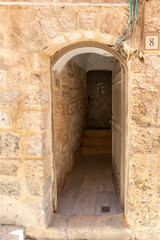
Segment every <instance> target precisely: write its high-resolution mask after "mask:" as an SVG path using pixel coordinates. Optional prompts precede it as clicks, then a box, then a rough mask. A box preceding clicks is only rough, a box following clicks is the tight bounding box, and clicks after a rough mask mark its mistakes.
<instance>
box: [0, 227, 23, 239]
mask: <svg viewBox="0 0 160 240" xmlns="http://www.w3.org/2000/svg"><path fill="white" fill-rule="evenodd" d="M0 239H1V240H24V230H23V228H22V227H16V226H0Z"/></svg>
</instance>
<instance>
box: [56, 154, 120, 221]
mask: <svg viewBox="0 0 160 240" xmlns="http://www.w3.org/2000/svg"><path fill="white" fill-rule="evenodd" d="M118 202H119V201H118V199H117V194H116V191H115V186H114V184H113V180H112V162H111V156H103V155H101V156H100V155H99V156H95V155H86V156H85V155H83V156H81V158H80V159H79V161H78V162H77V164H76V165H75V166H74V168H73V170H72V172H71V175H70V177H69V179H68V181H67V183H66V185H65V187H64V189H63V191H62V193H61V194H60V196H59V198H58V211H57V213H58V214H62V215H66V216H74V215H104V214H118V213H122V209H121V208H120V205H119V204H118Z"/></svg>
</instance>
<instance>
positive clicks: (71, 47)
mask: <svg viewBox="0 0 160 240" xmlns="http://www.w3.org/2000/svg"><path fill="white" fill-rule="evenodd" d="M84 47H93V48H99V49H103V50H105V51H108V52H109V53H111V54H112V55H113V56H114V57H115V58H116V59H117V60H118V61H119V62H120V66H121V74H122V75H121V77H122V79H124V81H123V84H122V88H123V93H124V94H123V96H122V94H121V97H122V98H121V99H123V104H124V106H125V111H124V116H123V117H124V118H123V120H124V121H122V123H123V124H122V125H123V126H122V128H123V131H122V134H121V149H122V150H121V159H123V164H121V171H122V172H123V174H121V175H122V176H123V178H121V186H123V188H122V191H121V192H122V194H121V196H120V197H121V199H122V202H123V206H122V207H123V208H124V211H125V206H126V195H127V194H126V190H127V183H128V181H127V179H128V144H127V143H128V114H129V111H128V91H129V89H128V66H127V63H126V60H125V59H124V58H123V57H122V56H121V55H120V53H118V52H116V50H115V49H114V48H113V47H111V46H108V45H106V44H104V43H99V42H93V41H82V42H77V43H73V44H69V45H68V46H66V47H63V48H62V49H60V50H58V51H57V52H56V53H55V54H54V55H53V56H51V58H50V69H51V74H50V76H51V80H50V81H51V98H52V101H51V119H52V124H51V125H52V128H51V131H52V163H53V175H54V180H53V188H52V189H53V191H52V196H53V199H52V201H53V205H54V206H53V207H54V210H55V211H56V210H57V181H56V178H57V170H56V162H55V158H54V134H53V121H54V120H53V90H52V67H53V66H54V64H55V63H56V62H57V61H58V60H59V59H60V58H61V57H62V56H63V55H64V54H66V53H67V52H70V51H71V50H74V49H77V48H84ZM124 75H125V76H124ZM123 76H124V78H123ZM121 93H122V92H121ZM121 106H122V104H121Z"/></svg>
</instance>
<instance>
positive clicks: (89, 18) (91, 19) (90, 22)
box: [79, 11, 97, 30]
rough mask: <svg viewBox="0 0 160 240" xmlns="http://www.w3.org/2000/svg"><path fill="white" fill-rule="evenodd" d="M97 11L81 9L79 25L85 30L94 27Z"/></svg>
mask: <svg viewBox="0 0 160 240" xmlns="http://www.w3.org/2000/svg"><path fill="white" fill-rule="evenodd" d="M96 18H97V12H95V11H83V12H81V13H80V14H79V26H80V28H82V29H85V30H88V29H89V30H93V29H95V28H96Z"/></svg>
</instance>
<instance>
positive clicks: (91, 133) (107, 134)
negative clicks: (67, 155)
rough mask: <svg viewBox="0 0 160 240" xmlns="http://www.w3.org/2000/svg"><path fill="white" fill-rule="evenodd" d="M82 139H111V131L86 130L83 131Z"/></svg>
mask: <svg viewBox="0 0 160 240" xmlns="http://www.w3.org/2000/svg"><path fill="white" fill-rule="evenodd" d="M84 137H112V131H111V130H105V129H86V130H85V131H84Z"/></svg>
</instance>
